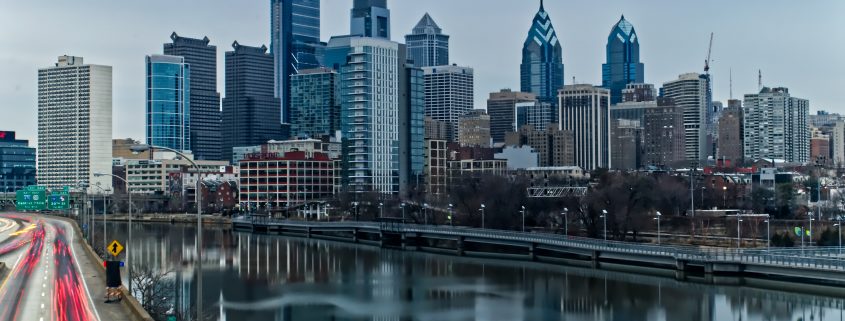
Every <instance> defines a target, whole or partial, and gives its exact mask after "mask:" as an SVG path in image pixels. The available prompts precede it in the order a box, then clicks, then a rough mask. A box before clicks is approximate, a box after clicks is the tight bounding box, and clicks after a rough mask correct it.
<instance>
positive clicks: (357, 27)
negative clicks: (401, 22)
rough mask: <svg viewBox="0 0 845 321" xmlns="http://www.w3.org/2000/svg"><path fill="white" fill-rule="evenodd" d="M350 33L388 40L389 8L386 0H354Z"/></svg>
mask: <svg viewBox="0 0 845 321" xmlns="http://www.w3.org/2000/svg"><path fill="white" fill-rule="evenodd" d="M350 24H351V26H350V31H351V32H350V34H352V35H359V36H364V37H373V38H384V39H387V40H390V10H388V9H387V0H355V2H354V3H353V5H352V19H350Z"/></svg>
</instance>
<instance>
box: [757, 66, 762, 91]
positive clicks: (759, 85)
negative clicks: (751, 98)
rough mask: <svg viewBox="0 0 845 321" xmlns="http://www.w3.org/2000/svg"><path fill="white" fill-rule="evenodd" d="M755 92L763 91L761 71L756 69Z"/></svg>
mask: <svg viewBox="0 0 845 321" xmlns="http://www.w3.org/2000/svg"><path fill="white" fill-rule="evenodd" d="M757 90H758V91H760V90H763V70H761V69H757Z"/></svg>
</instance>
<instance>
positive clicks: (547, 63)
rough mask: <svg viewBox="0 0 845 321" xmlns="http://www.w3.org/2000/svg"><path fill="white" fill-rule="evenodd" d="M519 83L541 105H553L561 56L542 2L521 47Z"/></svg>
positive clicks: (560, 74)
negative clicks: (533, 95)
mask: <svg viewBox="0 0 845 321" xmlns="http://www.w3.org/2000/svg"><path fill="white" fill-rule="evenodd" d="M520 84H521V85H520V87H521V90H522V91H523V92H530V93H533V94H535V95H537V99H539V100H540V101H541V102H546V103H550V104H553V105H556V104H557V92H558V90H559V89H560V88H561V87H563V53H562V49H561V46H560V41H558V38H557V34H555V28H554V27H553V26H552V19H551V17H549V14H548V13H547V12H546V10H545V9H544V8H543V1H542V0H541V1H540V11H538V12H537V15H535V16H534V21H533V22H532V23H531V30H529V31H528V38H527V39H525V44H524V45H523V47H522V64H521V65H520Z"/></svg>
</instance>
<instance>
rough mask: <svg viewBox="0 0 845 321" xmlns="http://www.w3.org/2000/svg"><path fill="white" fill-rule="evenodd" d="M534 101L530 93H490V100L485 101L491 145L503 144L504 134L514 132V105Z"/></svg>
mask: <svg viewBox="0 0 845 321" xmlns="http://www.w3.org/2000/svg"><path fill="white" fill-rule="evenodd" d="M535 100H537V96H536V95H534V94H532V93H524V92H515V91H511V90H510V89H502V90H501V91H499V92H494V93H490V98H488V99H487V114H488V115H490V136H492V137H493V143H502V142H504V141H505V134H507V133H510V132H513V131H515V130H516V128H514V123H515V121H516V115H515V114H514V110H515V109H516V104H518V103H523V102H533V101H535Z"/></svg>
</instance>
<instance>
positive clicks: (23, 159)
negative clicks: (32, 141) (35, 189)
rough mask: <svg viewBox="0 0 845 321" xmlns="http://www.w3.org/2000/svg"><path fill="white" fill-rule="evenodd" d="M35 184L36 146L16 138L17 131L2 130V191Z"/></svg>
mask: <svg viewBox="0 0 845 321" xmlns="http://www.w3.org/2000/svg"><path fill="white" fill-rule="evenodd" d="M29 185H35V148H32V147H29V141H27V140H21V139H15V132H12V131H0V192H5V193H11V192H14V191H17V190H20V189H23V188H24V187H27V186H29Z"/></svg>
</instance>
